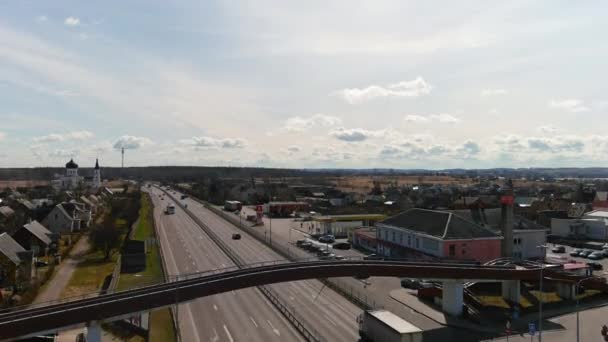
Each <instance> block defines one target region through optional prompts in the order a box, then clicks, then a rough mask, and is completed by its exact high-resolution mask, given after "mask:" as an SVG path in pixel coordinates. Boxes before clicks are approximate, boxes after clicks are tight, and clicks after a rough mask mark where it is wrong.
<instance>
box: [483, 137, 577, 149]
mask: <svg viewBox="0 0 608 342" xmlns="http://www.w3.org/2000/svg"><path fill="white" fill-rule="evenodd" d="M586 140H587V139H585V138H581V137H577V136H572V135H561V136H554V137H550V138H548V137H527V138H524V137H522V136H519V135H506V136H501V137H497V138H496V139H495V140H494V142H495V143H496V144H497V145H498V147H499V148H500V150H502V151H505V152H518V153H536V152H545V153H563V152H572V153H580V152H583V150H584V149H585V146H586Z"/></svg>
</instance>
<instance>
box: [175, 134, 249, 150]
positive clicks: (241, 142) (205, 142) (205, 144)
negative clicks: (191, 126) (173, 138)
mask: <svg viewBox="0 0 608 342" xmlns="http://www.w3.org/2000/svg"><path fill="white" fill-rule="evenodd" d="M180 142H181V143H182V144H184V145H189V146H192V147H194V148H195V149H197V150H205V149H215V148H244V147H246V146H247V145H248V143H247V140H245V139H241V138H221V139H218V138H212V137H192V138H190V139H185V140H181V141H180Z"/></svg>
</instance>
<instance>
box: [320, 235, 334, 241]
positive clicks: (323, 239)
mask: <svg viewBox="0 0 608 342" xmlns="http://www.w3.org/2000/svg"><path fill="white" fill-rule="evenodd" d="M319 242H321V243H334V242H336V237H335V236H333V235H323V236H321V237H320V238H319Z"/></svg>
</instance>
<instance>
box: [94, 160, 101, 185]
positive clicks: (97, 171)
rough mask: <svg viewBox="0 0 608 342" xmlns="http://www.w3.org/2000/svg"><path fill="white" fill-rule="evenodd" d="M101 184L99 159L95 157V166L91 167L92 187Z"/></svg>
mask: <svg viewBox="0 0 608 342" xmlns="http://www.w3.org/2000/svg"><path fill="white" fill-rule="evenodd" d="M100 186H101V169H100V168H99V159H95V168H94V169H93V188H99V187H100Z"/></svg>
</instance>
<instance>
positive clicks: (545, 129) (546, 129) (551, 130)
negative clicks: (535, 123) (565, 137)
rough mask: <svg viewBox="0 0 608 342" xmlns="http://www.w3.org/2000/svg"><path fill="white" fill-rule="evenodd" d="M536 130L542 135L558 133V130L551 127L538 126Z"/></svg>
mask: <svg viewBox="0 0 608 342" xmlns="http://www.w3.org/2000/svg"><path fill="white" fill-rule="evenodd" d="M538 130H539V131H540V132H542V133H557V132H558V131H559V129H557V128H556V127H554V126H551V125H545V126H540V127H538Z"/></svg>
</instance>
